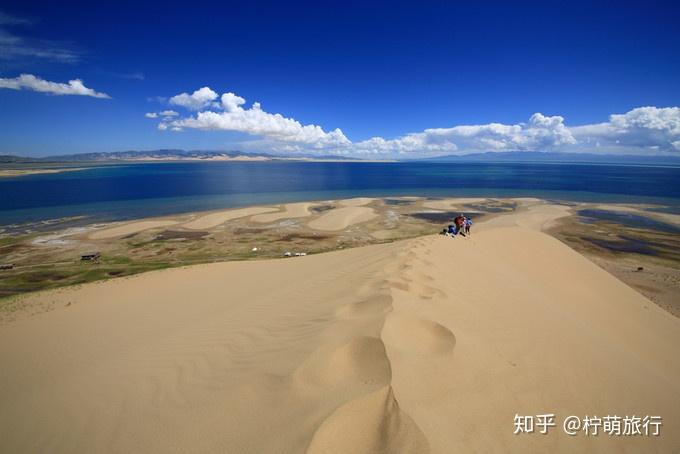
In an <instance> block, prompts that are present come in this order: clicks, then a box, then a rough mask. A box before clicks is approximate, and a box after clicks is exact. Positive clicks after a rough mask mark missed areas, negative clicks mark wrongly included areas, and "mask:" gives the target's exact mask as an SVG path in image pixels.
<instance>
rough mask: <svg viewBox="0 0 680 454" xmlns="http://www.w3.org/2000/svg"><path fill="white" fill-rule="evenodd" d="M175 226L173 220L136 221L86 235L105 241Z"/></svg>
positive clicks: (175, 222)
mask: <svg viewBox="0 0 680 454" xmlns="http://www.w3.org/2000/svg"><path fill="white" fill-rule="evenodd" d="M175 224H177V221H173V220H158V221H138V222H129V223H126V224H123V225H119V226H116V227H111V228H107V229H103V230H97V231H95V232H92V233H91V234H89V235H88V238H90V239H92V240H106V239H109V238H116V237H119V236H125V235H132V234H133V233H139V232H143V231H145V230H150V229H155V228H158V227H167V226H170V225H175Z"/></svg>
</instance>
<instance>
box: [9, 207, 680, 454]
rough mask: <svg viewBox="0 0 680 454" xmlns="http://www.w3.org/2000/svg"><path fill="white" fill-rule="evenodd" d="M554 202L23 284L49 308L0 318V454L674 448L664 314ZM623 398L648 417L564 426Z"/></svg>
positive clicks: (679, 328)
mask: <svg viewBox="0 0 680 454" xmlns="http://www.w3.org/2000/svg"><path fill="white" fill-rule="evenodd" d="M345 208H362V207H345ZM342 209H344V208H342ZM563 209H564V207H560V206H555V205H550V204H543V205H537V206H533V207H529V208H528V209H527V210H523V211H521V212H518V213H514V214H509V215H501V216H497V217H494V218H492V219H491V220H490V221H488V222H480V223H478V224H476V225H475V231H474V234H473V235H472V237H470V238H469V239H464V238H460V237H459V238H456V239H452V238H450V237H445V236H439V235H432V236H427V237H421V238H417V239H413V240H406V241H400V242H395V243H390V244H379V245H373V246H367V247H360V248H354V249H349V250H343V251H337V252H331V253H326V254H319V255H312V256H307V257H302V258H299V259H288V260H262V261H252V262H227V263H215V264H207V265H197V266H191V267H185V268H175V269H167V270H162V271H157V272H150V273H146V274H142V275H138V276H134V277H130V278H124V279H113V280H108V281H104V282H98V283H93V284H88V285H83V286H79V287H73V288H65V289H60V290H55V291H47V292H42V293H37V294H34V295H30V296H28V297H27V298H28V299H29V300H32V302H33V303H35V304H41V303H45V302H50V303H52V305H53V307H54V310H52V311H50V312H44V313H41V314H38V315H35V316H32V317H27V318H23V319H20V320H17V321H14V322H11V323H8V324H5V325H2V326H0V364H2V366H3V373H2V374H0V402H1V404H0V451H1V452H53V453H61V452H64V453H66V452H101V451H106V452H114V453H116V452H121V453H123V452H126V453H127V452H150V453H153V452H159V453H160V452H163V453H166V452H238V453H258V454H260V453H308V454H319V453H346V452H351V453H359V454H362V453H363V454H372V453H377V452H384V453H433V454H448V453H451V452H523V453H525V452H526V453H544V452H555V453H574V452H601V453H608V452H674V451H675V450H676V448H677V447H678V446H680V386H679V384H678V377H679V376H680V356H678V355H677V351H676V350H677V345H679V344H680V319H678V318H676V317H673V316H672V315H670V314H669V313H667V312H665V311H663V310H662V309H660V308H658V307H657V306H656V305H654V304H653V303H651V302H650V301H649V300H647V299H646V298H644V297H643V296H641V295H640V294H639V293H637V292H635V291H634V290H633V289H631V288H630V287H628V286H627V285H625V284H623V283H621V282H620V281H619V280H617V279H616V278H614V277H613V276H611V275H610V274H608V273H607V272H605V271H604V270H602V269H601V268H599V267H598V266H596V265H595V264H594V263H592V262H590V261H589V260H587V259H586V258H584V257H583V256H581V255H579V254H577V253H576V252H574V251H573V250H572V249H570V248H569V247H567V246H566V245H565V244H563V243H562V242H560V241H558V240H556V239H554V238H552V237H550V236H549V235H547V234H545V233H542V232H541V230H540V229H541V227H542V226H544V225H545V224H547V223H550V222H552V221H554V220H555V218H556V217H559V216H562V215H563V213H564V211H563ZM461 264H464V266H461ZM546 413H553V414H555V416H556V427H552V428H550V430H549V433H548V434H547V435H542V434H540V433H533V434H519V435H514V434H513V429H514V425H513V420H514V416H515V414H519V415H540V414H546ZM633 414H635V415H637V416H639V417H644V416H645V415H657V416H660V417H662V418H663V427H662V429H661V436H658V437H652V436H634V437H633V436H608V435H602V434H601V435H599V436H585V435H584V434H583V433H579V434H578V435H577V436H568V435H566V434H565V433H564V432H563V430H562V427H561V425H562V421H563V420H564V418H565V417H567V416H569V415H579V416H581V417H584V416H586V415H590V416H595V415H597V416H600V417H604V416H607V415H619V416H624V415H633ZM265 428H266V429H265Z"/></svg>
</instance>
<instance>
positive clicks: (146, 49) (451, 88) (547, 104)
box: [0, 1, 680, 155]
mask: <svg viewBox="0 0 680 454" xmlns="http://www.w3.org/2000/svg"><path fill="white" fill-rule="evenodd" d="M101 3H104V2H101ZM101 3H99V2H83V3H79V2H35V1H24V2H8V1H2V2H0V11H2V12H4V13H5V14H7V15H11V16H13V17H15V18H25V19H29V20H31V21H32V24H22V25H11V26H7V25H5V26H3V27H4V29H5V30H6V31H9V32H11V34H12V35H14V36H20V37H22V38H25V39H30V40H32V41H34V42H38V41H37V40H44V41H40V42H42V43H44V42H46V41H47V42H49V43H54V42H59V43H57V44H58V45H60V46H66V47H67V48H69V49H71V50H73V51H74V52H77V53H78V54H79V55H80V57H79V61H77V62H75V63H63V62H57V61H53V60H49V59H41V58H28V57H27V58H13V59H5V60H0V77H4V78H13V77H16V76H18V75H19V74H21V73H30V74H34V75H36V76H39V77H41V78H43V79H46V80H50V81H56V82H66V81H68V80H69V79H73V78H81V79H83V80H84V82H85V85H87V86H88V87H91V88H93V89H95V90H97V91H102V92H105V93H107V94H109V95H111V97H112V99H108V100H107V99H95V98H91V97H86V96H50V95H45V94H43V93H36V92H32V91H27V90H21V91H15V90H8V89H4V90H0V153H16V154H31V155H41V154H54V153H71V152H85V151H110V150H120V149H131V148H134V149H149V148H161V147H180V148H190V149H195V148H211V149H225V148H232V147H230V143H231V141H233V140H235V139H236V138H242V137H243V134H236V133H230V132H205V131H195V130H193V131H192V130H187V131H184V132H181V133H171V132H167V131H166V132H163V131H158V130H157V129H156V125H157V123H156V122H153V121H150V120H147V119H145V118H144V113H145V112H149V111H158V110H163V109H166V108H169V106H167V105H164V104H163V103H160V102H157V101H154V100H150V98H153V97H156V96H160V97H169V96H172V95H176V94H178V93H180V92H189V93H191V92H193V91H194V90H196V89H198V88H200V87H203V86H209V87H211V88H212V89H213V90H215V91H217V92H219V93H223V92H227V91H232V92H234V93H236V94H238V95H240V96H242V97H244V98H245V99H247V100H248V104H250V102H252V101H259V102H261V103H262V106H263V109H265V110H266V111H268V112H278V113H281V114H283V115H285V116H288V117H292V118H295V119H296V120H298V121H300V122H301V123H303V124H316V125H320V126H321V127H323V128H324V129H325V130H332V129H334V128H341V129H342V131H343V132H344V134H345V135H346V136H347V137H349V138H350V139H351V140H352V141H360V140H364V139H368V138H369V137H372V136H376V135H377V136H382V137H385V138H388V139H390V138H395V137H397V136H401V135H403V134H406V133H411V132H418V131H422V130H424V129H426V128H436V127H451V126H454V125H460V124H486V123H491V122H499V123H507V124H515V123H519V122H526V121H527V120H528V119H529V117H530V116H531V115H532V114H533V113H534V112H541V113H543V114H545V115H560V116H563V117H564V118H565V122H566V124H567V125H569V126H577V125H581V124H587V123H599V122H604V121H607V119H608V117H609V115H610V114H612V113H625V112H627V111H629V110H631V109H633V108H635V107H641V106H657V107H671V106H679V105H680V89H679V88H680V84H679V83H678V82H679V81H680V33H679V32H678V29H680V25H678V24H680V7H678V6H676V4H674V2H654V1H645V2H621V1H617V2H614V1H611V2H599V1H587V2H585V1H584V2H582V1H564V2H558V1H541V2H507V1H505V2H450V1H442V2H403V3H402V4H399V3H395V2H384V3H380V2H373V3H372V4H371V5H367V3H370V2H356V3H354V2H347V1H342V2H294V3H293V2H285V1H280V2H214V3H213V2H205V3H203V2H178V3H176V4H173V3H172V2H165V3H157V2H153V3H150V4H148V5H145V4H144V2H139V1H138V2H129V3H126V2H115V3H114V2H110V3H109V4H108V5H104V4H101ZM137 73H141V74H143V75H144V79H143V80H139V79H137V78H127V77H125V76H129V75H133V74H137Z"/></svg>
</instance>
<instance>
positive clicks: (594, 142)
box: [147, 87, 680, 156]
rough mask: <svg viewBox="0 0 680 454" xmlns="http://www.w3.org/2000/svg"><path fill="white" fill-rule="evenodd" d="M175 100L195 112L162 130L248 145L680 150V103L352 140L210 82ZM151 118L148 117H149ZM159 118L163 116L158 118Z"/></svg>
mask: <svg viewBox="0 0 680 454" xmlns="http://www.w3.org/2000/svg"><path fill="white" fill-rule="evenodd" d="M169 103H170V104H172V105H177V106H181V107H184V108H186V109H188V110H190V111H195V113H193V114H191V115H189V116H181V115H178V114H177V113H176V112H175V114H177V115H170V114H166V113H165V112H159V113H157V114H156V115H157V116H162V117H163V121H162V122H161V123H160V124H159V125H158V129H160V130H173V131H177V130H182V129H185V128H189V129H198V130H205V131H211V130H213V131H234V132H240V133H245V134H249V135H251V136H254V137H255V138H256V139H254V140H252V141H247V142H244V143H242V144H241V145H242V146H244V147H246V148H247V147H257V148H258V149H260V150H269V151H278V152H284V153H295V152H311V153H339V154H378V155H383V156H388V155H392V156H397V155H401V156H417V155H423V154H426V155H441V154H451V153H453V154H467V153H480V152H489V151H491V152H504V151H542V152H551V151H559V152H590V153H596V152H601V153H602V152H603V153H618V154H632V153H637V154H644V153H654V154H659V153H663V152H679V151H680V108H678V107H667V108H658V107H639V108H636V109H632V110H630V111H629V112H626V113H623V114H613V115H611V116H610V117H609V121H607V122H604V123H596V124H587V125H580V126H568V125H567V124H566V122H565V119H564V117H562V116H559V115H552V116H551V115H544V114H542V113H540V112H537V113H534V114H533V115H531V116H530V117H529V119H528V120H527V121H526V122H521V123H515V124H503V123H487V124H472V125H454V126H451V127H448V128H430V129H425V130H423V131H421V132H413V133H409V134H405V135H403V136H401V137H397V138H391V139H390V138H384V137H372V138H369V139H366V140H361V141H356V142H353V141H351V140H350V139H349V138H347V136H345V134H344V133H343V132H342V130H340V129H339V128H336V129H333V130H329V131H327V130H324V129H323V128H322V127H321V126H318V125H314V124H302V123H301V122H299V121H298V120H295V119H294V118H290V117H286V116H284V115H282V114H279V113H270V112H267V111H265V110H263V109H262V106H261V105H260V103H257V102H255V103H253V104H252V105H251V106H250V107H248V106H247V105H246V100H245V99H244V98H243V97H241V96H238V95H236V94H235V93H231V92H227V93H224V94H222V95H221V96H219V95H218V94H217V93H216V92H215V91H213V90H212V89H210V88H209V87H203V88H200V89H199V90H196V91H194V92H193V93H192V94H188V93H181V94H179V95H176V96H173V97H172V98H170V99H169ZM147 115H148V114H147ZM153 118H156V117H153Z"/></svg>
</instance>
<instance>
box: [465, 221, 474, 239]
mask: <svg viewBox="0 0 680 454" xmlns="http://www.w3.org/2000/svg"><path fill="white" fill-rule="evenodd" d="M471 227H472V219H470V218H465V234H466V235H470V228H471Z"/></svg>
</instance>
